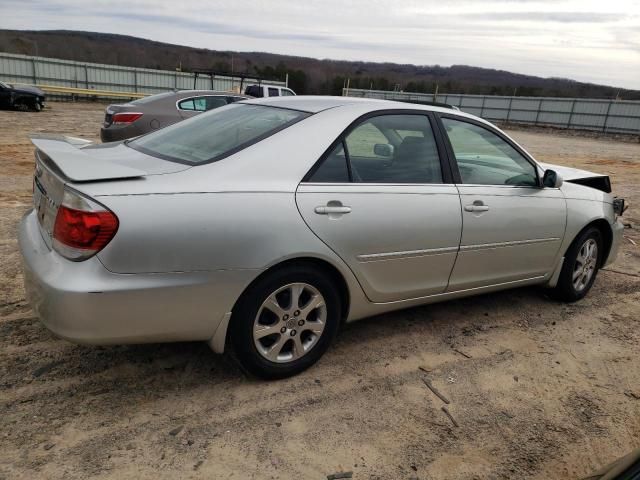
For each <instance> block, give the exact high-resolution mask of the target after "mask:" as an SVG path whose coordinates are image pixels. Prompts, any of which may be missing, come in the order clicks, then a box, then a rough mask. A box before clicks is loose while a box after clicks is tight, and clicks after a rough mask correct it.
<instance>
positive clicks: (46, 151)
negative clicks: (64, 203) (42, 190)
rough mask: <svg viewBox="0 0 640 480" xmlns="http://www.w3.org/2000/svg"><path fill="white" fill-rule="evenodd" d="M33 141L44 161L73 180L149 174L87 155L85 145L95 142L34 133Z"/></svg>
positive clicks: (38, 156) (37, 153)
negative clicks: (84, 149)
mask: <svg viewBox="0 0 640 480" xmlns="http://www.w3.org/2000/svg"><path fill="white" fill-rule="evenodd" d="M31 143H33V144H34V145H35V147H36V148H37V149H38V150H37V151H36V156H37V158H38V159H39V160H40V161H41V162H45V163H47V164H49V166H51V167H52V168H54V169H55V170H57V171H59V172H60V173H61V174H62V175H63V176H64V177H65V178H66V179H68V180H70V181H72V182H91V181H95V180H115V179H121V178H134V177H142V176H144V175H146V172H144V171H142V170H138V169H136V168H131V167H128V166H126V165H121V164H119V163H117V162H114V161H106V160H104V159H101V160H99V161H97V160H96V159H95V158H94V157H93V156H91V155H88V154H87V153H86V152H84V151H83V150H82V147H85V146H87V145H90V144H91V143H92V142H90V141H89V140H84V139H82V138H77V137H68V136H65V135H33V136H31Z"/></svg>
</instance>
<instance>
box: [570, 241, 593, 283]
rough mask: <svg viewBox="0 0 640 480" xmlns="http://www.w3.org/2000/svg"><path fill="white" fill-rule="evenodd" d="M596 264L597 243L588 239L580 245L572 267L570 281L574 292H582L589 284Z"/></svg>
mask: <svg viewBox="0 0 640 480" xmlns="http://www.w3.org/2000/svg"><path fill="white" fill-rule="evenodd" d="M597 263H598V243H597V242H596V241H595V240H594V239H593V238H589V239H587V241H586V242H584V243H583V244H582V246H581V247H580V250H578V256H577V257H576V262H575V264H574V266H573V276H572V277H571V280H572V282H573V288H574V289H575V290H576V292H581V291H583V290H584V289H585V288H586V287H587V285H589V282H590V281H591V277H593V273H594V272H595V270H596V266H597Z"/></svg>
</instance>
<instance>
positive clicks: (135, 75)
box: [133, 68, 138, 93]
mask: <svg viewBox="0 0 640 480" xmlns="http://www.w3.org/2000/svg"><path fill="white" fill-rule="evenodd" d="M133 91H134V92H136V93H138V69H137V68H134V69H133Z"/></svg>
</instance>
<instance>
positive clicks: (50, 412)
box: [0, 103, 640, 480]
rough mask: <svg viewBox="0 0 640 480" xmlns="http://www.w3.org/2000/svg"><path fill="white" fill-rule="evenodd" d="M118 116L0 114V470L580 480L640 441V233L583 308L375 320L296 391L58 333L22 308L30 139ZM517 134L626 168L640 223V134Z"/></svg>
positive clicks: (505, 299) (536, 145)
mask: <svg viewBox="0 0 640 480" xmlns="http://www.w3.org/2000/svg"><path fill="white" fill-rule="evenodd" d="M102 116H103V106H101V105H97V104H71V103H51V104H50V106H49V108H47V109H46V110H45V111H44V112H41V113H24V112H0V125H2V126H3V128H2V129H0V168H1V172H2V174H1V175H0V253H1V258H2V262H1V264H0V269H1V270H0V275H1V282H2V283H1V284H2V289H0V418H1V419H2V420H1V425H2V428H1V429H0V478H2V479H5V478H6V479H14V478H15V479H21V478H24V479H32V478H65V479H84V478H88V477H98V478H138V479H163V478H216V479H222V478H235V479H249V478H250V479H276V478H279V479H324V478H326V477H327V475H329V474H332V473H336V472H347V471H351V472H353V478H354V479H394V480H395V479H410V478H413V479H415V478H419V479H422V480H424V479H473V478H496V479H498V478H519V479H529V478H537V479H547V478H579V477H581V476H584V475H585V474H587V473H588V472H590V471H592V470H594V469H596V468H597V467H599V466H600V465H602V464H604V463H608V462H610V461H611V460H613V459H614V458H616V457H619V456H621V455H622V454H624V453H626V452H628V451H630V450H631V449H632V448H635V447H638V446H640V357H639V355H638V352H639V348H638V345H640V333H639V332H640V278H638V276H639V275H640V249H639V247H637V246H636V245H635V244H637V243H640V235H638V231H637V230H636V229H629V230H625V236H626V238H627V240H625V241H624V246H623V250H622V252H621V254H620V256H619V258H618V261H617V262H616V264H615V265H613V266H611V267H609V271H603V272H601V273H600V275H599V276H598V280H597V282H596V284H595V286H594V289H593V290H592V292H591V294H590V295H589V296H588V297H587V298H586V299H585V300H583V301H581V302H579V303H576V304H573V305H564V304H559V303H556V302H553V301H551V300H549V299H548V298H546V297H545V295H544V292H543V291H541V290H539V289H535V288H525V289H519V290H512V291H508V292H503V293H498V294H492V295H484V296H480V297H475V298H470V299H466V300H461V301H451V302H448V303H444V304H439V305H432V306H427V307H422V308H414V309H410V310H405V311H402V312H396V313H393V314H389V315H384V316H380V317H377V318H372V319H370V320H364V321H362V322H359V323H356V324H352V325H349V326H347V327H346V328H345V329H344V331H343V332H342V334H341V335H340V336H339V338H338V341H337V342H336V344H335V345H334V347H333V348H332V349H330V351H329V352H328V353H327V355H326V356H325V357H324V358H323V359H322V360H321V361H320V362H319V364H318V365H317V366H315V367H314V368H312V369H311V370H309V371H307V372H305V373H303V374H302V375H299V376H297V377H295V378H292V379H288V380H283V381H279V382H271V383H263V382H260V381H257V380H253V379H248V378H246V377H244V376H243V375H242V374H241V373H240V372H239V371H238V370H237V368H236V367H235V366H234V364H233V363H232V362H231V361H229V360H228V359H227V358H226V357H221V356H216V355H214V354H213V353H211V352H210V351H209V349H208V348H207V347H206V346H205V345H203V344H200V343H183V344H171V345H145V346H122V347H86V346H77V345H72V344H70V343H68V342H66V341H62V340H59V339H56V338H55V337H54V336H53V335H51V334H50V333H49V332H48V331H47V330H46V329H45V328H44V327H43V326H41V324H40V323H39V322H38V320H37V319H36V318H34V315H33V312H32V311H31V310H30V308H29V306H28V305H27V304H26V303H25V299H24V292H23V288H22V276H21V272H20V262H19V254H18V252H17V242H16V227H17V224H18V222H19V219H20V217H21V216H22V215H23V213H24V212H25V211H26V210H27V209H28V208H29V205H30V200H31V175H32V170H33V152H32V146H31V145H30V143H29V140H28V134H30V133H35V132H55V133H68V134H73V135H76V136H82V137H85V138H89V139H96V140H97V135H98V130H99V126H100V122H101V120H102ZM510 133H511V134H512V135H513V136H514V137H515V138H516V139H517V140H518V141H520V142H521V143H522V144H523V145H524V146H525V147H526V148H527V149H528V150H529V151H530V152H531V153H532V154H533V155H535V156H536V157H537V158H538V159H540V160H543V161H549V162H552V163H560V164H565V165H570V166H576V167H580V168H586V169H588V170H594V171H597V172H603V173H607V174H609V175H611V176H612V179H613V185H614V189H615V191H616V192H617V193H618V194H619V195H622V196H624V197H626V198H627V199H628V200H629V201H630V202H631V205H632V208H631V210H629V211H628V212H627V214H626V218H627V221H630V222H631V223H632V224H634V225H635V224H636V223H638V224H640V217H638V214H637V213H636V212H637V210H635V209H634V206H635V205H639V204H640V168H639V165H640V163H638V161H639V160H640V144H639V143H638V142H637V141H635V142H634V141H621V140H611V139H606V138H587V137H582V136H572V135H567V134H559V133H554V132H545V131H535V132H533V131H528V130H512V131H510ZM634 242H635V243H634ZM420 367H422V368H423V369H424V370H421V369H420ZM424 379H429V380H430V381H431V383H432V384H433V386H435V387H436V389H437V390H439V391H440V392H441V393H442V394H443V395H444V396H446V398H447V399H448V400H450V404H449V405H448V409H449V412H450V413H451V415H452V416H453V418H454V419H455V421H456V422H457V423H458V424H459V426H457V427H456V426H454V425H453V423H452V421H451V420H450V419H449V418H448V417H447V416H446V415H445V413H444V412H443V411H442V410H441V407H442V406H443V405H444V404H443V402H442V401H441V400H440V399H439V398H438V397H437V396H435V395H434V394H433V393H432V392H431V391H430V390H429V389H428V388H427V387H426V386H425V383H423V380H424Z"/></svg>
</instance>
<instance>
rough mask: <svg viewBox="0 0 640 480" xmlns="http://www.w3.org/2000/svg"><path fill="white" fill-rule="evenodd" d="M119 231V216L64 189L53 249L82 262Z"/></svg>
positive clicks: (92, 201) (54, 231)
mask: <svg viewBox="0 0 640 480" xmlns="http://www.w3.org/2000/svg"><path fill="white" fill-rule="evenodd" d="M117 231H118V217H116V216H115V214H114V213H113V212H111V211H110V210H109V209H108V208H106V207H105V206H104V205H100V204H99V203H98V202H96V201H95V200H92V199H90V198H88V197H85V196H84V195H82V194H80V193H78V192H75V191H73V190H69V189H65V191H64V196H63V199H62V204H61V205H60V207H59V208H58V213H57V215H56V221H55V224H54V226H53V248H54V249H55V251H56V252H58V253H59V254H60V255H62V256H63V257H65V258H68V259H69V260H73V261H75V262H80V261H82V260H86V259H87V258H89V257H92V256H93V255H95V254H96V253H98V252H99V251H100V250H102V249H103V248H104V247H105V246H106V245H107V244H108V243H109V242H110V241H111V239H112V238H113V236H114V235H115V234H116V232H117Z"/></svg>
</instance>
